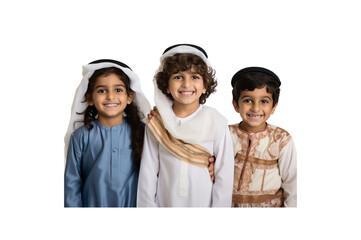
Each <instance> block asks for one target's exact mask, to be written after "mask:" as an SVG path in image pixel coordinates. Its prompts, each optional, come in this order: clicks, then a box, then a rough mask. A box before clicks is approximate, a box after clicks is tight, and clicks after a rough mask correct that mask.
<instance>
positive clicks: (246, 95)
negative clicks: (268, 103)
mask: <svg viewBox="0 0 361 240" xmlns="http://www.w3.org/2000/svg"><path fill="white" fill-rule="evenodd" d="M247 97H249V98H253V96H250V95H245V96H243V97H241V98H242V99H243V98H247ZM260 98H268V99H270V100H271V99H272V98H270V97H269V96H262V97H260Z"/></svg>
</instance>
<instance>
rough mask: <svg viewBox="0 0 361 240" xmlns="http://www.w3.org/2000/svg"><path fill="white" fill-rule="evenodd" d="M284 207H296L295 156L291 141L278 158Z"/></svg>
mask: <svg viewBox="0 0 361 240" xmlns="http://www.w3.org/2000/svg"><path fill="white" fill-rule="evenodd" d="M278 166H279V169H280V175H281V178H282V188H283V196H284V198H285V199H284V204H285V207H297V154H296V147H295V144H294V141H293V139H291V141H290V142H289V143H288V144H287V145H286V146H285V147H284V148H283V149H282V151H281V152H280V156H279V158H278Z"/></svg>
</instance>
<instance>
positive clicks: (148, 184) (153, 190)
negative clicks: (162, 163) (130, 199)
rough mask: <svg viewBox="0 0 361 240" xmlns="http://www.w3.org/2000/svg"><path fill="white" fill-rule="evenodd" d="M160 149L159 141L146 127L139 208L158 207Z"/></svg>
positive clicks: (139, 180) (140, 171)
mask: <svg viewBox="0 0 361 240" xmlns="http://www.w3.org/2000/svg"><path fill="white" fill-rule="evenodd" d="M158 149H159V146H158V142H157V140H156V139H155V137H154V136H153V135H152V133H151V132H150V130H149V128H148V127H147V126H146V127H145V134H144V144H143V152H142V159H141V161H140V170H139V179H138V193H137V206H138V207H156V201H155V197H156V194H157V184H158V172H159V150H158Z"/></svg>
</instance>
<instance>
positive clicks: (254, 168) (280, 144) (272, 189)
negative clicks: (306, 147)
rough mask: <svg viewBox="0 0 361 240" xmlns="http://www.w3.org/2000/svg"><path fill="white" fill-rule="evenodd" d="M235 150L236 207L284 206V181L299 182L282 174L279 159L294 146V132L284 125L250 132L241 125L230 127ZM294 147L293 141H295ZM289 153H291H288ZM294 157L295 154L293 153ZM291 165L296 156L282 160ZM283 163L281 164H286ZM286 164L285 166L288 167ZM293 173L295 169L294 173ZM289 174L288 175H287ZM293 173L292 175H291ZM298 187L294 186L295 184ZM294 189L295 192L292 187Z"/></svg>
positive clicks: (294, 177) (234, 195)
mask: <svg viewBox="0 0 361 240" xmlns="http://www.w3.org/2000/svg"><path fill="white" fill-rule="evenodd" d="M229 129H230V132H231V136H232V141H233V148H234V153H235V162H234V184H233V199H232V201H233V203H232V206H233V207H281V206H283V205H284V203H283V201H284V198H285V197H288V195H289V194H288V193H289V192H290V191H289V190H287V194H286V195H287V196H285V195H284V194H283V189H282V188H283V182H284V181H290V182H291V183H292V184H290V185H286V186H287V188H288V187H293V186H294V184H296V175H295V176H285V177H283V176H282V174H281V173H282V172H285V171H280V165H279V160H280V157H282V156H281V155H287V154H282V152H284V151H289V149H291V150H294V148H293V147H291V148H290V147H287V149H286V146H288V145H289V144H291V141H292V137H291V135H290V134H289V133H288V132H287V131H285V130H283V129H282V128H279V127H276V126H273V125H270V124H267V127H266V129H265V130H263V131H261V132H257V133H247V132H245V131H243V130H241V129H240V128H239V124H234V125H230V126H229ZM292 146H293V142H292ZM287 156H288V155H287ZM294 156H295V154H294ZM282 161H284V162H285V161H288V162H289V163H286V165H287V164H288V165H290V164H292V168H294V166H295V163H293V162H292V161H296V160H295V158H293V157H292V158H291V159H282ZM284 165H285V164H283V165H282V166H284ZM286 165H285V166H286ZM292 173H293V172H292ZM285 175H286V174H285ZM291 175H292V174H291ZM294 187H295V186H294ZM291 192H295V191H294V190H293V189H292V190H291ZM296 197H297V195H296V196H292V198H296Z"/></svg>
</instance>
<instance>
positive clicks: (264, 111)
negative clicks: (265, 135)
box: [232, 87, 277, 132]
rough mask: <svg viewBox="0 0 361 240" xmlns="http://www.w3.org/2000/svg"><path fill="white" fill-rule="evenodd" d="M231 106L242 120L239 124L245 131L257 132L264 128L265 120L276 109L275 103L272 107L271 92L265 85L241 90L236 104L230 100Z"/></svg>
mask: <svg viewBox="0 0 361 240" xmlns="http://www.w3.org/2000/svg"><path fill="white" fill-rule="evenodd" d="M232 103H233V107H234V109H235V110H236V112H238V113H239V114H240V115H241V117H242V119H243V121H242V123H241V124H240V127H241V129H242V130H245V131H246V132H259V131H262V130H264V129H265V128H266V121H267V119H268V118H269V117H270V116H271V114H273V113H274V111H275V110H276V107H277V104H276V105H275V106H274V107H272V105H273V100H272V94H271V93H268V92H267V87H263V88H255V89H254V90H253V91H248V90H243V91H241V95H240V97H239V100H238V104H237V103H236V102H235V101H232Z"/></svg>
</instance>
